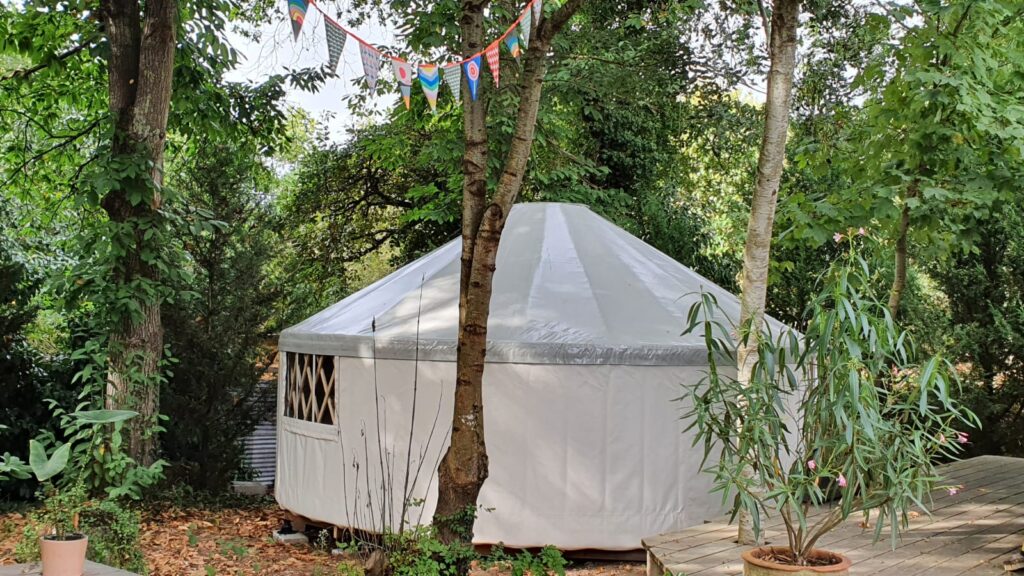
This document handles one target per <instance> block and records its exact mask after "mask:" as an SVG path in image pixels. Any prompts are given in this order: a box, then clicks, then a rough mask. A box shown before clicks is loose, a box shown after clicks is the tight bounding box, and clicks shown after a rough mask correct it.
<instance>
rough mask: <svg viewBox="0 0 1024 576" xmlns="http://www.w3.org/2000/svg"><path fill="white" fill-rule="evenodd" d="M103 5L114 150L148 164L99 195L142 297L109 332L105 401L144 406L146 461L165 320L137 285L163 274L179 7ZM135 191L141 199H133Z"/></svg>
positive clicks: (136, 427) (140, 455)
mask: <svg viewBox="0 0 1024 576" xmlns="http://www.w3.org/2000/svg"><path fill="white" fill-rule="evenodd" d="M102 11H103V18H104V23H105V27H106V30H107V35H108V38H109V40H110V57H109V78H108V94H109V99H110V112H111V117H112V118H113V120H114V132H113V141H112V142H111V153H112V154H113V156H114V157H115V158H118V157H120V158H121V159H123V160H124V161H125V163H126V164H129V165H130V164H132V163H139V162H144V163H146V164H147V165H148V166H149V167H150V168H149V173H148V174H145V175H143V176H140V177H124V178H121V179H120V180H119V182H118V186H117V187H115V188H114V189H112V190H110V191H109V192H108V193H107V194H106V196H105V197H104V198H103V202H102V204H103V208H104V210H105V211H106V212H107V215H108V217H109V218H110V220H111V221H112V222H115V223H117V224H120V225H124V226H125V227H126V228H129V229H131V230H132V233H131V234H132V241H131V242H130V243H129V246H128V248H127V250H126V252H125V254H124V255H123V256H122V258H121V261H120V262H119V263H118V264H119V265H118V266H117V267H116V270H115V278H114V282H115V284H117V285H118V286H125V287H128V290H129V291H131V292H132V293H133V294H134V295H135V296H134V297H135V298H136V301H137V304H138V312H137V313H136V314H133V315H131V316H125V317H122V318H120V320H119V321H118V322H117V323H116V324H115V326H113V328H112V331H111V334H110V338H109V341H108V344H109V347H110V351H109V357H108V361H109V365H108V375H107V393H106V398H105V403H106V405H107V407H109V408H120V409H130V410H135V411H137V412H139V414H140V416H139V417H138V418H134V419H132V420H130V421H129V422H128V423H127V429H128V433H127V438H126V442H127V450H128V453H129V454H130V455H131V456H132V457H133V458H135V459H136V460H137V461H138V462H140V463H141V464H144V465H148V464H151V463H152V462H153V461H155V459H156V439H155V437H154V435H153V434H152V429H153V426H155V425H156V423H157V420H156V418H157V412H158V398H159V381H160V375H159V364H160V359H161V356H162V355H163V346H164V345H163V325H162V323H161V319H160V301H159V297H152V296H150V297H146V296H142V295H141V294H140V291H139V287H140V286H142V285H145V284H146V283H156V282H158V281H159V274H158V272H157V270H156V269H155V267H154V266H153V265H152V263H153V259H152V256H151V255H150V254H151V251H149V250H146V247H147V246H146V244H147V243H146V239H145V230H146V226H148V225H150V224H152V223H154V222H155V221H156V220H157V219H159V218H160V216H159V209H160V205H161V196H160V186H161V185H162V183H163V157H164V140H165V137H166V132H167V116H168V113H169V111H170V102H171V78H172V75H173V71H174V51H175V42H176V34H177V16H178V7H177V2H176V0H147V2H146V4H145V8H142V7H141V6H140V4H139V2H138V1H137V0H105V1H104V2H103V4H102ZM133 196H135V197H136V198H139V197H141V198H142V199H143V200H142V201H138V200H136V201H134V202H133V201H132V198H133Z"/></svg>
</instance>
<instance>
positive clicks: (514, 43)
mask: <svg viewBox="0 0 1024 576" xmlns="http://www.w3.org/2000/svg"><path fill="white" fill-rule="evenodd" d="M505 46H507V47H508V51H509V53H510V54H512V57H513V58H515V59H516V60H518V59H519V55H520V54H521V53H522V51H521V50H520V49H519V36H517V35H516V33H515V31H514V30H513V31H512V32H511V33H510V34H509V35H508V36H505Z"/></svg>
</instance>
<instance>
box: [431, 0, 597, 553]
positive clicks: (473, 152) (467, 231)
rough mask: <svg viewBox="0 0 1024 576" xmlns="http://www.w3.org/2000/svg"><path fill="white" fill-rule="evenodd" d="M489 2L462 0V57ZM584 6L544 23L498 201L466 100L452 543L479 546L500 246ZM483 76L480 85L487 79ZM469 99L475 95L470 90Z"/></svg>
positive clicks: (476, 44)
mask: <svg viewBox="0 0 1024 576" xmlns="http://www.w3.org/2000/svg"><path fill="white" fill-rule="evenodd" d="M487 4H488V1H487V0H463V2H462V17H461V19H460V21H459V23H460V27H461V28H462V51H463V53H464V54H476V53H478V52H480V51H481V50H482V49H483V48H484V45H483V42H484V26H483V19H484V10H485V8H486V6H487ZM582 4H583V0H568V1H567V2H565V3H564V4H563V5H562V6H561V7H559V8H558V10H557V11H555V12H554V13H553V14H551V16H549V17H547V18H542V19H540V20H539V21H538V22H537V23H536V25H537V28H536V31H535V32H534V34H533V35H532V36H531V40H530V46H529V48H528V49H527V50H526V56H525V58H524V61H523V68H522V74H521V76H520V82H519V109H518V111H517V114H516V125H515V131H514V133H513V136H512V144H511V146H510V148H509V152H508V156H507V157H506V159H505V162H504V166H503V167H502V172H501V176H500V177H499V179H498V184H497V188H496V189H495V190H494V193H493V194H490V195H489V194H488V189H487V150H488V148H487V115H486V109H487V103H486V98H487V95H486V91H485V90H483V89H482V90H481V96H480V99H479V100H477V101H475V102H474V101H473V100H472V99H471V98H469V97H464V98H463V100H464V102H463V122H464V128H463V131H464V137H465V141H466V151H465V154H464V156H463V159H462V170H463V176H464V179H463V190H462V268H461V277H460V284H459V341H458V352H457V358H456V377H455V410H454V413H453V415H452V432H451V444H450V446H449V447H448V450H447V452H445V455H444V458H443V459H442V460H441V464H440V466H439V467H438V498H437V508H436V510H435V511H434V526H435V527H436V528H437V530H438V535H439V537H440V538H441V539H442V541H445V542H455V541H462V542H465V543H469V542H471V541H472V539H473V520H474V518H475V514H476V501H477V497H478V496H479V494H480V489H481V487H483V483H484V481H485V480H486V479H487V474H488V467H487V443H486V440H485V436H484V404H483V376H484V361H485V359H486V354H487V320H488V317H489V316H490V304H491V285H492V280H493V279H494V272H495V269H496V263H497V256H498V246H499V244H500V242H501V233H502V231H503V230H504V227H505V220H506V218H507V217H508V214H509V211H510V210H511V209H512V205H513V204H514V203H515V201H516V197H517V196H518V195H519V191H520V189H521V188H522V185H523V176H524V175H525V173H526V164H527V161H528V160H529V158H530V151H531V149H532V147H533V136H534V129H535V128H536V124H537V110H538V108H539V106H540V98H541V88H542V87H543V84H544V75H545V73H546V72H547V59H548V52H549V51H550V49H551V40H552V38H554V36H555V34H557V33H558V31H559V30H560V29H561V28H562V27H563V26H565V23H566V22H568V20H569V18H571V17H572V15H573V14H575V13H576V11H577V10H579V7H580V6H581V5H582ZM483 76H484V75H483V74H481V80H483ZM462 93H463V94H464V95H467V94H468V93H469V91H468V89H467V86H465V85H463V90H462Z"/></svg>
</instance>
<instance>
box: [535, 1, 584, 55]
mask: <svg viewBox="0 0 1024 576" xmlns="http://www.w3.org/2000/svg"><path fill="white" fill-rule="evenodd" d="M583 1H584V0H569V1H568V2H566V3H565V4H562V5H561V6H560V7H559V8H558V10H556V11H555V13H554V14H552V15H551V16H548V17H547V18H544V19H543V20H542V21H541V23H540V26H539V28H538V30H537V35H538V36H539V38H540V40H541V43H542V44H548V43H550V42H551V40H552V39H553V38H554V37H555V35H556V34H558V32H559V31H560V30H561V29H562V28H563V27H564V26H565V25H566V23H567V22H569V19H570V18H572V16H573V14H575V13H576V12H577V11H578V10H579V9H580V7H581V6H583Z"/></svg>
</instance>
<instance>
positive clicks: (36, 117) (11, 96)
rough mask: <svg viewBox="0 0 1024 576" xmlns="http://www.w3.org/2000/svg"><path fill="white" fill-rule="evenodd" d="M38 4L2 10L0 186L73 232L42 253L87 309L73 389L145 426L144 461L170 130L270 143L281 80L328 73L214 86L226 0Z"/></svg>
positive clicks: (160, 351) (70, 298)
mask: <svg viewBox="0 0 1024 576" xmlns="http://www.w3.org/2000/svg"><path fill="white" fill-rule="evenodd" d="M47 4H48V5H47V6H46V9H45V10H36V9H34V7H29V8H22V7H20V6H13V5H3V6H0V28H2V29H3V30H4V32H5V34H4V37H5V38H4V42H3V43H2V44H0V51H2V52H3V53H2V54H0V56H3V59H0V66H3V67H4V69H3V71H2V73H0V125H2V126H3V129H0V169H2V170H3V185H4V187H5V188H6V189H7V190H9V191H10V192H11V193H12V194H14V195H16V196H17V197H19V198H20V199H23V200H25V201H26V204H27V205H30V206H31V207H32V209H33V210H38V211H39V212H50V213H51V214H50V218H52V219H57V220H59V221H60V222H61V223H64V222H69V223H71V224H70V225H67V226H65V227H64V228H66V229H67V231H66V232H65V234H64V235H63V236H62V237H59V238H57V239H54V240H53V241H52V244H51V245H52V246H54V247H55V248H57V249H58V250H59V253H60V255H61V258H54V260H55V262H54V268H55V269H56V271H59V272H63V274H54V275H53V276H59V277H61V276H62V277H63V279H64V285H63V286H55V287H54V289H55V291H58V292H59V296H60V297H61V298H62V299H63V301H64V302H66V303H67V304H68V307H69V308H74V307H76V306H77V307H79V308H80V309H89V310H90V312H89V315H88V324H89V325H88V326H87V327H86V329H85V330H84V331H85V332H87V336H86V337H85V338H83V339H82V340H81V342H82V343H80V344H76V345H75V350H74V355H75V358H76V359H77V360H79V361H80V362H82V363H83V364H84V365H85V366H84V368H83V369H82V371H81V372H80V373H79V374H78V375H77V377H76V382H77V383H78V384H79V386H81V387H83V388H84V389H85V392H84V393H83V398H85V399H86V400H88V401H90V402H97V403H100V402H102V403H105V404H107V405H109V406H115V407H125V408H131V409H134V410H136V411H138V412H140V413H141V417H140V418H135V419H133V420H132V421H131V423H130V424H129V425H128V428H129V433H128V434H127V437H126V444H127V446H128V449H129V452H130V453H131V455H132V456H133V457H135V458H136V459H137V460H138V461H140V462H142V463H149V462H152V461H153V460H154V459H155V455H156V435H155V434H156V432H157V431H158V429H159V426H158V424H157V411H158V388H159V385H160V383H161V382H162V381H163V378H164V374H162V370H161V367H162V362H163V360H164V356H165V346H164V342H163V326H162V322H161V317H160V307H161V305H162V304H163V303H164V302H165V301H166V300H168V299H170V298H172V297H173V296H174V293H173V288H172V285H173V284H174V281H175V280H176V276H177V275H178V274H179V273H180V267H179V266H177V263H176V259H177V258H179V257H180V256H181V252H180V246H179V245H177V244H176V243H175V241H174V237H173V234H174V230H173V224H174V223H175V222H176V219H177V218H178V217H179V215H177V214H174V206H173V204H172V203H169V202H168V201H169V200H170V199H171V198H172V197H173V194H172V191H171V190H169V189H168V188H166V187H165V186H164V185H163V179H164V168H163V158H164V152H165V143H166V142H167V141H168V137H167V134H168V133H169V132H173V131H174V130H175V128H182V127H187V129H188V130H187V131H185V130H182V131H180V132H179V134H181V133H183V134H184V138H182V140H184V141H186V142H187V140H188V138H189V137H191V135H192V134H194V133H199V134H202V133H204V131H208V132H215V133H221V132H225V131H226V130H228V129H229V128H241V129H245V130H251V131H253V132H254V133H260V134H266V135H268V136H267V138H266V140H269V141H272V140H273V138H274V137H275V136H276V135H277V134H278V131H279V127H280V124H281V122H282V121H283V118H284V117H283V114H281V111H280V107H279V102H280V101H281V100H282V98H283V96H284V89H283V84H284V82H285V81H286V79H289V80H291V81H293V82H295V83H297V84H301V85H303V86H309V85H315V84H316V82H318V81H319V80H321V79H322V78H323V74H322V73H320V72H313V73H310V72H309V71H308V70H304V71H298V72H295V73H291V74H289V75H288V76H275V77H272V78H270V79H268V80H267V81H266V82H265V83H264V84H262V85H257V86H252V85H240V84H231V83H227V82H224V81H223V79H222V74H223V73H224V72H225V71H226V70H228V69H230V68H232V67H233V65H234V64H235V63H236V62H237V54H236V53H235V52H234V50H232V49H231V48H230V47H229V46H228V45H227V44H226V42H225V40H224V38H223V36H224V28H225V26H226V21H227V17H226V15H227V14H230V13H236V9H237V6H236V4H235V3H234V2H233V1H231V0H157V1H155V2H147V3H144V4H143V3H139V2H138V1H137V0H104V1H103V2H99V3H97V6H92V5H91V4H90V3H86V2H80V1H78V0H53V1H52V2H48V3H47ZM96 8H98V9H96ZM173 74H177V78H178V81H177V85H178V88H179V90H177V91H176V92H175V93H174V97H175V105H174V107H173V113H172V107H171V105H170V104H171V97H172V89H171V86H172V85H171V82H172V75H173ZM172 140H173V139H172ZM179 143H181V141H180V140H179ZM268 146H269V145H268ZM7 190H5V192H6V191H7ZM36 233H37V234H38V231H36Z"/></svg>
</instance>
